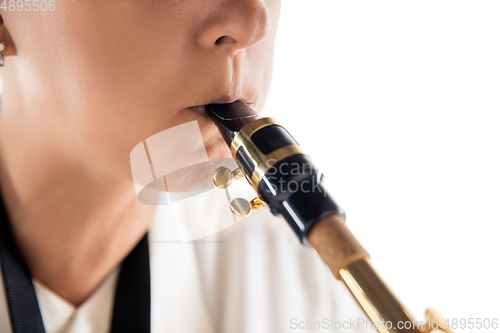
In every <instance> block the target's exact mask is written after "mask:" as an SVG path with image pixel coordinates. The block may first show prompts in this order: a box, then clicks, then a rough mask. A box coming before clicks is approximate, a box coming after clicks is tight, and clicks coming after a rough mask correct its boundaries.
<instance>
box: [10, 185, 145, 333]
mask: <svg viewBox="0 0 500 333" xmlns="http://www.w3.org/2000/svg"><path fill="white" fill-rule="evenodd" d="M0 260H1V263H2V265H1V266H2V274H3V280H4V285H5V294H6V297H7V303H8V306H9V313H10V320H11V324H12V329H13V332H14V333H45V329H44V327H43V321H42V316H41V314H40V308H39V306H38V301H37V298H36V293H35V288H34V286H33V282H32V279H31V275H30V272H29V270H28V267H27V266H26V264H25V263H24V261H23V260H22V257H21V255H20V253H19V251H18V249H17V246H16V244H15V242H14V237H13V236H12V230H11V227H10V223H9V217H8V214H7V211H6V209H5V205H4V203H3V199H2V194H1V191H0ZM0 288H1V286H0ZM0 302H2V300H0ZM129 332H130V333H132V332H133V333H150V332H151V282H150V267H149V246H148V235H147V234H146V235H145V236H144V237H143V238H142V240H141V241H140V242H139V243H138V244H137V246H136V247H135V248H134V249H133V250H132V252H130V254H129V255H128V256H127V258H125V260H124V261H123V263H122V267H121V270H120V275H119V277H118V282H117V286H116V293H115V302H114V306H113V316H112V321H111V333H129Z"/></svg>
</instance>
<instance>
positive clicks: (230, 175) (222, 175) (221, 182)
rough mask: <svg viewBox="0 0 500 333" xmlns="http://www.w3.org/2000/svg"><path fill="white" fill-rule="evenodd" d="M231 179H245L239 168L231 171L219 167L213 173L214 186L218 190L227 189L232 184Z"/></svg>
mask: <svg viewBox="0 0 500 333" xmlns="http://www.w3.org/2000/svg"><path fill="white" fill-rule="evenodd" d="M233 179H236V180H242V179H245V175H244V174H243V172H241V170H240V169H239V168H238V169H235V170H234V171H231V170H229V169H228V168H226V167H220V168H218V169H217V170H215V172H214V177H213V180H214V185H215V186H217V187H218V188H221V189H225V188H228V187H229V185H231V183H232V182H233Z"/></svg>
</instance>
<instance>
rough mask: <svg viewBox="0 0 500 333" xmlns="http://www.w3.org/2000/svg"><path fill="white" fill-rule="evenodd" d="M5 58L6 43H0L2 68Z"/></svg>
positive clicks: (0, 63) (0, 64)
mask: <svg viewBox="0 0 500 333" xmlns="http://www.w3.org/2000/svg"><path fill="white" fill-rule="evenodd" d="M4 57H5V42H3V41H2V42H0V66H3V59H4Z"/></svg>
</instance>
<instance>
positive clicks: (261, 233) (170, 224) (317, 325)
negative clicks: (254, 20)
mask: <svg viewBox="0 0 500 333" xmlns="http://www.w3.org/2000/svg"><path fill="white" fill-rule="evenodd" d="M231 187H232V188H231V190H230V191H227V190H219V189H215V190H211V191H208V192H205V193H202V194H198V195H196V196H193V197H191V198H187V199H184V200H180V201H177V202H171V203H170V205H167V206H158V207H157V209H156V212H155V215H154V217H153V221H152V224H151V228H150V231H149V242H150V243H149V246H150V264H151V298H152V300H151V302H152V304H151V308H152V310H151V311H152V313H151V322H152V332H155V333H156V332H157V333H165V332H172V333H184V332H185V333H188V332H189V333H191V332H196V333H281V332H376V331H375V330H373V329H368V328H366V326H367V325H366V324H364V323H366V322H367V319H366V316H365V314H364V313H363V312H362V311H361V310H360V308H359V307H358V306H357V304H356V303H355V301H354V300H353V298H352V296H351V295H350V293H349V292H348V291H347V289H346V288H345V287H344V286H343V285H342V284H341V283H340V282H338V281H336V280H335V279H334V278H333V276H332V274H331V272H330V271H329V270H328V268H327V267H326V266H325V265H324V264H323V262H322V261H321V259H320V258H319V256H318V255H317V253H316V252H315V251H314V250H313V249H312V248H307V247H305V246H303V245H301V244H300V242H299V240H298V238H297V236H296V235H295V234H294V233H293V231H292V230H291V228H290V227H289V226H288V225H287V223H286V221H285V220H284V219H281V218H277V217H274V216H273V215H272V214H271V213H270V212H269V211H254V212H252V213H251V215H250V216H249V217H247V218H245V219H243V220H240V221H238V220H237V219H235V218H234V217H232V215H231V213H230V212H229V206H228V197H229V198H230V199H231V198H236V197H243V198H250V199H251V198H252V197H253V196H254V195H253V190H252V189H251V188H250V187H249V186H248V185H246V186H243V185H241V186H240V185H238V186H233V185H232V186H231ZM228 219H230V221H229V222H228ZM217 229H218V230H220V231H219V232H216V233H213V234H211V235H209V236H204V235H207V234H209V233H211V232H213V231H214V230H217ZM221 229H222V230H221ZM200 236H201V237H200ZM186 239H194V240H193V241H192V242H186V243H185V242H183V240H186ZM118 273H119V268H117V269H115V270H114V271H113V272H112V273H111V274H110V276H109V277H108V278H107V279H106V281H105V282H104V283H103V284H102V285H101V286H100V287H99V288H98V290H96V292H95V293H94V294H93V295H92V296H91V297H90V298H89V299H88V300H87V301H86V302H85V303H83V304H82V305H81V306H79V307H78V308H75V307H74V306H72V305H71V304H69V303H67V302H66V301H65V300H63V299H61V298H60V297H59V296H58V295H56V294H55V293H53V292H52V291H51V290H49V289H48V288H47V287H45V286H44V285H42V284H41V283H40V282H38V281H36V280H35V281H34V285H35V291H36V294H37V298H38V302H39V306H40V310H41V314H42V318H43V322H44V326H45V329H46V332H47V333H101V332H108V331H109V329H110V324H111V323H110V321H111V313H112V306H113V297H114V290H115V287H116V282H117V277H118ZM1 282H2V287H1V288H0V300H2V299H3V300H5V296H4V290H3V281H1ZM353 322H357V323H358V324H356V325H353ZM360 322H363V324H359V323H360ZM10 331H11V328H10V323H9V320H8V315H7V307H6V302H5V301H0V332H1V333H3V332H10Z"/></svg>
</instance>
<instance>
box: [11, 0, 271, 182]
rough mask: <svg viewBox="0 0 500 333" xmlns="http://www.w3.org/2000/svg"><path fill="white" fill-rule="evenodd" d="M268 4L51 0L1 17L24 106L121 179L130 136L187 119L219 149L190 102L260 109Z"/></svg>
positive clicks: (219, 152) (264, 0)
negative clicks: (42, 7)
mask: <svg viewBox="0 0 500 333" xmlns="http://www.w3.org/2000/svg"><path fill="white" fill-rule="evenodd" d="M279 11H280V0H106V1H102V0H85V1H82V0H55V10H54V11H52V12H50V11H46V12H40V11H38V12H34V11H30V12H28V11H26V10H25V9H24V10H22V11H17V10H16V11H6V12H5V13H2V18H3V20H4V25H5V28H6V30H7V31H8V33H9V34H10V36H11V37H12V40H13V43H14V44H15V47H16V56H15V59H16V60H15V61H13V62H12V63H15V65H16V66H17V67H18V73H19V78H20V79H19V86H20V90H21V93H22V96H23V100H24V103H25V110H26V114H25V115H24V117H26V118H30V119H32V120H33V119H35V120H36V121H34V122H33V123H36V124H38V126H41V127H42V126H44V124H48V123H50V124H51V126H52V125H55V127H54V128H58V133H57V135H58V136H59V139H60V140H61V142H69V141H70V142H72V145H74V147H75V149H80V150H81V153H82V154H81V155H82V156H86V158H87V159H90V160H92V163H94V165H98V166H99V167H102V168H104V169H106V170H109V171H112V172H114V173H118V174H120V175H121V176H124V177H126V178H128V179H130V161H129V156H130V152H131V150H132V149H133V147H134V146H136V145H137V144H138V143H140V142H141V141H142V140H144V139H146V138H147V137H149V136H151V135H153V134H155V133H157V132H160V131H163V130H165V129H168V128H171V127H173V126H176V125H180V124H183V123H187V122H189V121H192V120H197V121H198V124H199V127H200V130H201V134H202V137H203V140H204V143H205V148H206V150H207V152H208V156H209V157H225V156H228V149H227V147H226V146H225V144H224V142H223V141H222V138H221V137H220V136H219V134H218V132H217V129H216V128H215V126H214V125H213V124H212V122H211V121H210V120H209V119H208V117H206V116H205V115H204V114H203V113H202V112H199V110H197V109H196V108H194V109H193V108H192V107H195V106H200V105H205V104H208V103H217V102H219V103H222V102H231V101H234V100H242V101H243V102H245V103H247V104H249V105H250V106H251V107H253V108H255V109H257V110H258V111H261V109H262V107H263V104H264V102H265V99H266V96H267V92H268V88H269V85H270V80H271V72H272V62H273V49H274V39H275V34H276V28H277V24H278V18H279ZM8 65H9V63H7V64H6V66H8ZM7 85H9V83H8V82H4V86H7ZM5 90H8V89H5ZM6 92H7V91H6ZM42 110H43V112H42Z"/></svg>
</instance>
